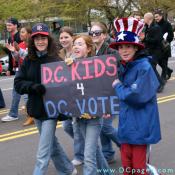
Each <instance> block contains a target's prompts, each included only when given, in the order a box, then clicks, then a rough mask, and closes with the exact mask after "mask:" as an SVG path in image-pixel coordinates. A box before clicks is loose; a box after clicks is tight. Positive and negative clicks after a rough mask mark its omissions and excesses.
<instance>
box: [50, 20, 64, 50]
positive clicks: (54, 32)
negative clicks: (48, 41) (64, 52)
mask: <svg viewBox="0 0 175 175" xmlns="http://www.w3.org/2000/svg"><path fill="white" fill-rule="evenodd" d="M52 25H53V30H52V36H53V38H54V39H55V41H56V46H57V48H58V50H60V49H61V48H62V46H61V44H60V42H59V36H60V29H61V27H63V25H64V23H63V20H61V19H57V20H55V21H53V23H52Z"/></svg>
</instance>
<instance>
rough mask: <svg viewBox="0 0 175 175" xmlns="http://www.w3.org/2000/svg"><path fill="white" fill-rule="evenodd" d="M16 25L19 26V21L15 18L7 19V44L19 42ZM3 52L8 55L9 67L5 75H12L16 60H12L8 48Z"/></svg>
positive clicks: (15, 67)
mask: <svg viewBox="0 0 175 175" xmlns="http://www.w3.org/2000/svg"><path fill="white" fill-rule="evenodd" d="M18 27H19V22H18V20H17V19H16V18H13V17H12V18H9V19H8V20H7V22H6V29H7V32H9V34H10V36H9V38H8V44H10V45H14V42H16V43H18V44H19V43H20V42H21V39H20V34H19V31H18ZM5 52H6V53H7V54H8V57H9V67H8V71H7V72H6V75H7V76H10V75H14V74H15V72H16V69H18V62H16V61H15V60H14V58H13V57H12V54H11V52H10V50H8V48H6V49H5Z"/></svg>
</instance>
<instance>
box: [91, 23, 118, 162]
mask: <svg viewBox="0 0 175 175" xmlns="http://www.w3.org/2000/svg"><path fill="white" fill-rule="evenodd" d="M89 35H90V36H91V38H92V41H93V43H94V45H95V49H96V50H95V51H96V55H97V56H100V55H107V54H114V55H116V57H117V58H118V59H119V58H120V56H119V54H118V52H117V51H116V50H113V49H111V48H109V43H108V42H107V40H106V38H107V36H108V33H107V26H106V25H105V24H104V23H102V22H94V23H93V24H92V27H91V29H90V31H89ZM115 117H116V116H110V117H106V118H104V119H103V125H102V130H101V134H100V139H101V144H102V151H103V154H104V156H105V158H106V160H107V161H108V163H113V162H114V160H115V159H114V154H115V151H114V149H113V147H112V141H113V142H114V143H115V144H116V145H117V146H119V145H120V144H119V142H118V138H117V131H118V130H117V128H114V127H113V126H112V122H113V120H114V118H115Z"/></svg>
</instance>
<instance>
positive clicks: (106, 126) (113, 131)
mask: <svg viewBox="0 0 175 175" xmlns="http://www.w3.org/2000/svg"><path fill="white" fill-rule="evenodd" d="M114 117H115V116H112V117H110V118H107V119H105V118H104V119H103V126H102V130H101V133H100V139H101V144H102V152H103V154H104V156H105V158H106V159H107V160H110V159H112V158H113V157H114V154H115V151H114V149H113V147H112V141H113V142H114V143H115V144H116V145H117V146H118V147H119V146H120V143H119V142H118V137H117V132H118V129H117V128H114V127H113V125H112V122H113V119H114Z"/></svg>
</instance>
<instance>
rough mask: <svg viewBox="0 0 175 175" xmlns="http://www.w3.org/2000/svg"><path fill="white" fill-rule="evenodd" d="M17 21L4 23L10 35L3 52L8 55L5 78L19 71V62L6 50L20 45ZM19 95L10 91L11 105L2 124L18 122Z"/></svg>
mask: <svg viewBox="0 0 175 175" xmlns="http://www.w3.org/2000/svg"><path fill="white" fill-rule="evenodd" d="M18 26H19V23H18V20H17V19H16V18H9V19H8V20H7V23H6V28H7V31H8V32H9V33H10V37H9V38H8V43H7V47H6V49H5V51H6V52H7V53H8V57H9V66H8V71H7V72H6V75H7V76H10V75H12V74H16V72H18V70H19V66H20V64H19V62H18V61H15V59H14V58H13V56H12V53H11V51H10V50H9V49H8V45H12V46H14V43H15V42H16V43H20V42H21V39H20V35H19V31H18ZM20 98H21V96H20V94H18V93H17V92H16V90H15V89H14V87H13V90H12V103H11V107H10V111H9V113H8V115H6V116H4V117H2V118H1V121H2V122H10V121H15V120H18V119H19V117H18V105H19V102H20Z"/></svg>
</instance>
